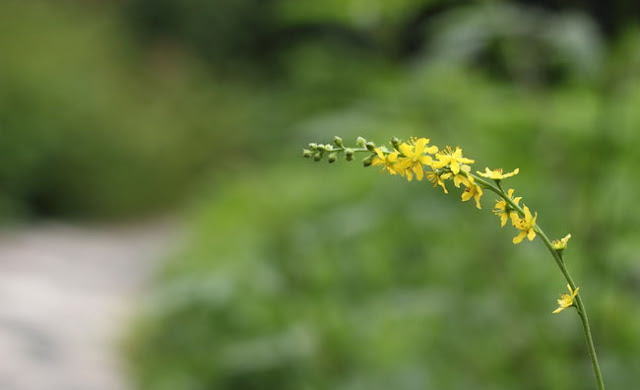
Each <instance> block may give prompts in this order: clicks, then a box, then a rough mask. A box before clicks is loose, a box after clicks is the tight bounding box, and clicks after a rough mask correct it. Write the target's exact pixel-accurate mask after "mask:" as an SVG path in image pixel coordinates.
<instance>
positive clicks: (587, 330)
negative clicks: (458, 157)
mask: <svg viewBox="0 0 640 390" xmlns="http://www.w3.org/2000/svg"><path fill="white" fill-rule="evenodd" d="M469 175H470V176H472V177H473V178H474V180H475V181H477V182H478V183H480V184H481V185H482V186H483V187H485V188H487V189H489V190H491V191H492V192H495V193H496V194H497V195H498V196H499V197H501V198H502V199H504V200H505V201H506V202H507V203H508V204H509V206H511V208H513V209H514V210H516V211H517V212H518V213H519V214H520V215H524V210H523V209H522V207H520V206H519V205H518V204H516V203H515V202H514V201H513V199H511V198H510V197H509V196H508V195H507V194H506V193H505V192H504V190H503V189H502V187H501V186H500V185H499V184H498V185H494V184H493V183H490V182H489V181H487V180H484V179H482V178H480V177H478V176H476V175H474V174H472V173H470V174H469ZM533 229H534V230H535V232H536V233H537V234H538V235H539V236H540V239H541V240H542V241H543V242H544V244H545V245H546V247H547V249H549V252H551V256H553V259H554V260H555V261H556V264H557V265H558V268H560V271H561V272H562V275H564V278H565V279H566V280H567V283H568V284H569V286H571V289H572V290H574V291H575V289H576V284H575V282H574V281H573V279H572V278H571V275H570V274H569V271H568V270H567V267H566V265H565V264H564V260H563V259H562V255H561V254H560V253H559V252H558V251H557V250H555V249H553V244H552V243H551V240H549V237H547V235H546V234H545V232H544V231H543V230H542V228H541V227H540V226H538V225H537V224H536V225H535V226H534V227H533ZM575 305H576V309H577V310H576V311H577V312H578V315H579V316H580V319H581V320H582V327H583V329H584V335H585V338H586V342H587V349H588V350H589V357H590V358H591V363H592V365H593V372H594V374H595V377H596V383H597V384H598V389H599V390H604V381H603V380H602V373H601V372H600V364H598V356H597V355H596V348H595V345H594V344H593V336H592V335H591V327H590V326H589V318H588V317H587V309H586V308H585V306H584V302H583V301H582V298H581V297H580V294H578V295H576V299H575Z"/></svg>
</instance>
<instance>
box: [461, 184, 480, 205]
mask: <svg viewBox="0 0 640 390" xmlns="http://www.w3.org/2000/svg"><path fill="white" fill-rule="evenodd" d="M470 184H471V185H469V186H468V187H467V188H465V190H464V191H463V192H462V201H463V202H466V201H468V200H469V199H471V198H473V199H474V200H475V201H476V207H477V208H479V209H481V208H482V207H481V206H480V198H481V197H482V188H480V186H479V185H477V184H475V183H470Z"/></svg>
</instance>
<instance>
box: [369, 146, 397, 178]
mask: <svg viewBox="0 0 640 390" xmlns="http://www.w3.org/2000/svg"><path fill="white" fill-rule="evenodd" d="M375 152H376V156H375V157H374V158H373V161H372V162H371V165H376V166H377V165H382V170H381V172H384V171H385V170H386V171H387V172H389V173H390V174H392V175H397V174H398V171H397V170H396V168H395V165H396V163H397V162H398V155H399V153H398V152H397V151H395V152H392V153H385V152H384V151H383V150H382V149H381V148H375Z"/></svg>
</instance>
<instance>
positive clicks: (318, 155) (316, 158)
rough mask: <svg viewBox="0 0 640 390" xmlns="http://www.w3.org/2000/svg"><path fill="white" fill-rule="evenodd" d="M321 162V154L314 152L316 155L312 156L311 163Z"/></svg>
mask: <svg viewBox="0 0 640 390" xmlns="http://www.w3.org/2000/svg"><path fill="white" fill-rule="evenodd" d="M320 160H322V152H316V154H314V155H313V161H320Z"/></svg>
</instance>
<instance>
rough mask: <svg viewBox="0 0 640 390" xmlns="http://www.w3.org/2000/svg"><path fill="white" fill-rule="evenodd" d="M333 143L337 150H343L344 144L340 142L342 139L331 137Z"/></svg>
mask: <svg viewBox="0 0 640 390" xmlns="http://www.w3.org/2000/svg"><path fill="white" fill-rule="evenodd" d="M333 143H334V144H335V145H336V146H337V147H339V148H344V142H342V138H340V137H338V136H337V135H336V136H335V137H333Z"/></svg>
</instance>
